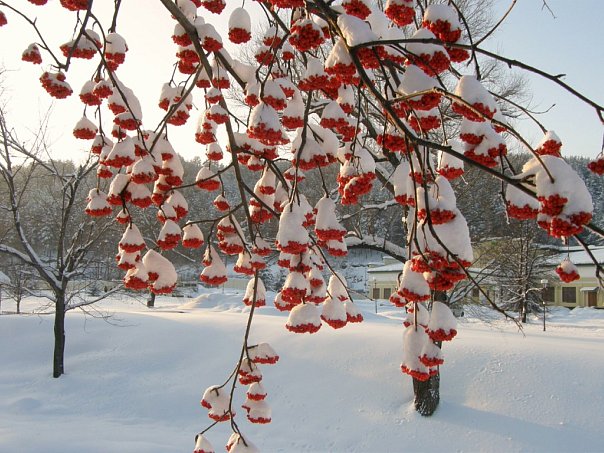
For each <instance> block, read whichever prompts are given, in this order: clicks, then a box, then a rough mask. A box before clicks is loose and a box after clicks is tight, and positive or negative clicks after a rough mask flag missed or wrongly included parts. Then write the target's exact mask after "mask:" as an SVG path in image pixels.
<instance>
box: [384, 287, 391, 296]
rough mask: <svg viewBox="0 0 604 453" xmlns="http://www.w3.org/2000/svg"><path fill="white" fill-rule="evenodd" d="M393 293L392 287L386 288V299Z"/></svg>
mask: <svg viewBox="0 0 604 453" xmlns="http://www.w3.org/2000/svg"><path fill="white" fill-rule="evenodd" d="M391 293H392V289H390V288H384V299H388V298H389V297H390V294H391Z"/></svg>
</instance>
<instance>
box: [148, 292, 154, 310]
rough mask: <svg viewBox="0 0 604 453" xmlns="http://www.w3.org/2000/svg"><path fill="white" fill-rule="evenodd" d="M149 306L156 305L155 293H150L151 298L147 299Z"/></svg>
mask: <svg viewBox="0 0 604 453" xmlns="http://www.w3.org/2000/svg"><path fill="white" fill-rule="evenodd" d="M147 307H149V308H152V307H155V293H150V294H149V298H148V299H147Z"/></svg>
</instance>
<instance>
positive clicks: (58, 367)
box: [52, 293, 65, 378]
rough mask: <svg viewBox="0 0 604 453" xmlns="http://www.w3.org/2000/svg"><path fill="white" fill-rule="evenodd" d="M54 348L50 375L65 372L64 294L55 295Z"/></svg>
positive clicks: (56, 376)
mask: <svg viewBox="0 0 604 453" xmlns="http://www.w3.org/2000/svg"><path fill="white" fill-rule="evenodd" d="M54 330H55V349H54V354H53V362H52V377H54V378H58V377H60V376H61V375H62V374H64V373H65V367H64V355H65V294H64V293H63V294H60V295H57V300H56V303H55V329H54Z"/></svg>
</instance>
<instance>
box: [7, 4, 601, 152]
mask: <svg viewBox="0 0 604 453" xmlns="http://www.w3.org/2000/svg"><path fill="white" fill-rule="evenodd" d="M18 3H19V4H25V5H23V8H24V9H25V10H28V11H30V12H33V13H37V14H38V16H39V17H40V20H39V22H38V24H39V26H40V27H41V28H42V30H43V33H44V34H45V37H47V39H48V41H49V42H50V43H55V44H61V43H63V42H65V41H68V40H69V39H71V34H72V31H73V30H72V27H73V22H74V21H73V17H72V16H73V14H72V13H69V12H67V11H66V10H64V9H63V8H62V7H60V6H59V4H58V0H50V1H49V3H48V4H47V5H46V6H43V7H36V6H33V5H30V4H29V3H28V2H27V3H26V2H24V1H20V2H18ZM509 3H511V0H507V1H500V0H498V1H497V2H496V4H497V11H498V13H499V14H501V13H502V12H503V11H504V10H505V9H506V8H507V6H508V5H509ZM227 4H228V6H227V10H226V11H225V12H223V14H222V15H221V16H220V17H218V16H216V15H214V14H210V13H207V12H206V11H205V10H204V9H203V8H200V11H201V12H204V18H206V20H207V21H208V22H211V23H213V24H214V25H215V26H216V27H217V29H219V30H220V29H221V28H220V27H223V28H226V21H227V20H228V16H229V12H230V9H233V8H235V7H237V6H239V3H236V4H235V3H233V2H227ZM94 5H95V11H97V12H98V14H99V16H100V18H101V20H103V17H106V15H107V14H110V11H111V10H110V9H109V8H110V7H111V6H112V5H113V2H112V1H109V0H97V1H96V2H95V3H94ZM542 5H543V0H520V1H518V3H517V5H516V7H515V9H514V11H513V12H512V14H511V16H510V17H509V18H508V21H507V22H506V24H505V25H504V26H503V27H502V28H501V29H500V30H499V31H498V32H497V33H496V34H495V35H494V36H493V38H492V39H491V41H490V44H489V45H488V48H489V49H490V50H498V51H499V52H500V53H501V54H503V55H505V56H510V57H513V58H516V59H519V60H523V61H525V62H527V63H529V64H531V65H533V66H536V67H539V68H541V69H544V70H546V71H548V72H552V73H555V74H559V73H564V74H566V77H565V78H564V80H565V81H566V82H567V83H569V84H571V85H574V87H575V88H577V89H578V90H579V91H581V92H582V93H584V94H586V95H587V96H589V97H591V98H593V99H594V100H595V101H596V102H598V103H600V104H604V91H602V89H601V86H600V79H601V77H602V74H603V73H604V51H603V50H602V48H601V47H600V46H599V45H600V43H601V42H603V41H604V27H602V26H601V24H600V23H599V22H600V21H601V19H602V18H603V17H604V2H602V0H580V1H572V2H570V1H568V0H548V5H549V6H550V7H551V8H552V10H553V12H554V14H555V16H556V17H555V18H554V17H552V15H551V13H550V12H548V11H547V10H544V9H542ZM246 6H247V7H251V8H257V5H256V4H255V2H253V1H248V2H247V3H246ZM103 7H105V8H107V9H106V10H104V9H103ZM122 9H123V10H122V14H121V17H122V20H121V21H120V22H118V32H119V33H121V34H122V35H123V36H124V37H125V38H126V41H127V42H128V45H129V47H130V52H128V54H127V57H126V63H125V64H124V65H123V66H122V67H121V68H120V69H119V70H118V72H117V74H118V76H119V77H120V79H121V80H122V81H123V82H124V83H125V84H126V85H127V86H128V87H130V88H132V89H133V90H134V92H135V94H136V95H137V96H138V98H139V100H140V101H141V104H142V106H143V112H144V115H145V116H144V118H143V120H144V126H145V127H146V128H154V127H155V125H156V124H157V122H158V121H159V119H160V118H161V115H162V114H163V113H164V112H163V111H162V110H160V109H159V108H158V107H157V101H158V99H159V94H160V90H161V85H162V84H163V83H164V82H167V81H168V80H169V78H170V75H171V64H172V63H173V62H174V61H175V57H174V53H175V52H176V46H175V45H174V44H173V43H172V40H171V39H170V36H171V34H172V30H173V26H174V23H175V22H174V21H173V20H172V19H171V18H170V17H169V15H167V14H166V13H165V10H164V7H163V6H162V5H161V4H160V3H159V1H150V0H126V1H123V2H122ZM34 15H35V14H32V17H33V16H34ZM7 16H8V19H9V24H8V25H7V26H5V27H3V28H1V29H0V55H1V57H0V58H1V60H0V62H1V64H3V65H4V66H5V68H6V69H7V70H9V72H8V74H6V77H5V82H4V86H5V88H6V89H7V90H8V93H7V96H5V98H8V100H9V110H10V113H11V115H10V120H11V122H12V123H13V125H14V126H16V127H17V129H18V130H20V131H24V130H26V129H35V128H36V126H37V125H38V124H39V118H40V117H41V116H42V115H43V114H44V112H45V111H46V110H47V108H48V107H49V106H50V105H51V104H52V105H54V107H53V115H52V117H51V124H50V130H49V131H50V136H51V137H52V138H53V141H54V144H53V155H54V156H55V157H60V158H74V159H78V158H80V157H81V156H84V155H86V153H87V151H88V149H89V146H90V143H89V142H84V141H81V140H76V139H75V138H73V136H72V132H71V131H72V128H73V125H74V124H75V123H76V122H77V121H78V120H79V118H80V117H81V115H82V113H83V104H81V103H80V101H79V99H78V98H77V94H78V93H79V90H80V87H81V85H82V83H83V82H84V81H85V80H86V79H87V78H89V76H90V73H91V71H92V70H93V68H94V65H91V64H90V63H89V62H85V61H82V60H75V61H74V65H73V68H72V69H70V71H69V73H68V75H67V77H68V79H67V80H68V82H70V84H71V86H72V88H73V90H74V94H73V95H72V96H71V97H70V98H68V99H66V100H59V101H54V102H53V100H52V99H51V98H50V97H49V96H48V95H47V94H46V92H45V91H44V90H43V89H42V87H41V86H40V84H39V81H38V78H39V76H40V75H41V73H42V71H43V69H42V68H40V67H38V66H33V65H31V64H29V63H23V62H21V60H20V58H21V53H22V52H23V50H24V49H25V47H27V45H28V44H29V43H31V42H34V41H37V38H36V36H35V34H34V32H33V29H32V28H31V27H30V26H29V25H27V24H26V23H25V22H24V21H22V20H21V19H20V18H18V17H16V16H15V15H14V14H7ZM262 17H263V16H261V18H262ZM132 18H135V20H132ZM49 19H51V20H49ZM218 20H220V21H222V23H221V22H217V21H218ZM223 36H224V37H225V38H224V40H225V42H226V41H228V40H227V39H226V33H225V34H223ZM232 49H233V47H230V49H229V50H232ZM166 60H167V61H168V63H166ZM45 61H49V60H46V59H45ZM528 80H529V82H530V91H531V92H532V96H533V104H534V106H536V107H537V109H546V108H548V107H549V106H551V105H552V104H556V107H555V108H553V109H552V110H551V111H550V112H549V113H547V114H545V115H542V116H540V120H541V121H542V122H543V123H545V125H546V127H548V128H549V129H553V130H554V131H555V132H556V133H557V134H558V135H559V136H560V138H561V139H562V141H563V144H564V147H563V150H562V151H563V154H564V155H582V156H587V157H592V158H593V157H595V156H596V155H597V154H598V153H599V152H600V150H601V145H602V133H603V131H604V128H603V127H602V125H601V124H600V122H599V120H598V118H597V117H596V115H595V112H594V110H593V109H591V108H589V107H587V106H584V105H582V104H581V103H580V102H577V101H575V100H574V99H573V97H572V96H571V95H569V94H566V93H565V92H564V91H563V90H562V89H560V88H559V87H557V86H556V85H555V84H554V83H552V82H549V81H541V80H538V79H537V78H535V77H532V76H528ZM5 100H6V99H5ZM89 115H90V116H91V115H92V111H90V112H89ZM198 115H199V113H198V112H195V111H193V112H192V115H191V119H190V120H189V122H188V123H187V124H186V125H184V126H181V127H179V128H174V127H170V139H171V141H172V143H173V145H174V146H175V148H176V150H177V151H178V152H179V153H180V154H181V155H182V156H184V157H185V158H188V159H190V158H192V157H194V156H196V155H203V150H204V147H203V146H202V145H199V144H197V143H195V141H194V139H193V134H194V130H195V123H196V120H197V117H198ZM105 127H107V126H105ZM516 127H518V128H519V130H520V131H521V132H522V133H523V134H524V135H526V137H527V138H528V139H529V141H530V142H532V143H536V142H537V141H539V140H540V138H541V133H540V132H539V130H538V129H536V128H535V127H534V126H533V125H532V123H531V122H529V121H522V122H520V123H518V124H516ZM25 135H26V134H25V133H24V132H22V133H21V136H22V138H26V137H25Z"/></svg>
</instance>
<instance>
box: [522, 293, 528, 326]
mask: <svg viewBox="0 0 604 453" xmlns="http://www.w3.org/2000/svg"><path fill="white" fill-rule="evenodd" d="M527 305H528V303H527V300H526V298H524V299H522V302H521V307H522V308H521V309H520V310H521V312H522V313H521V315H522V316H521V317H522V323H523V324H526V312H527V310H528V306H527Z"/></svg>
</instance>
